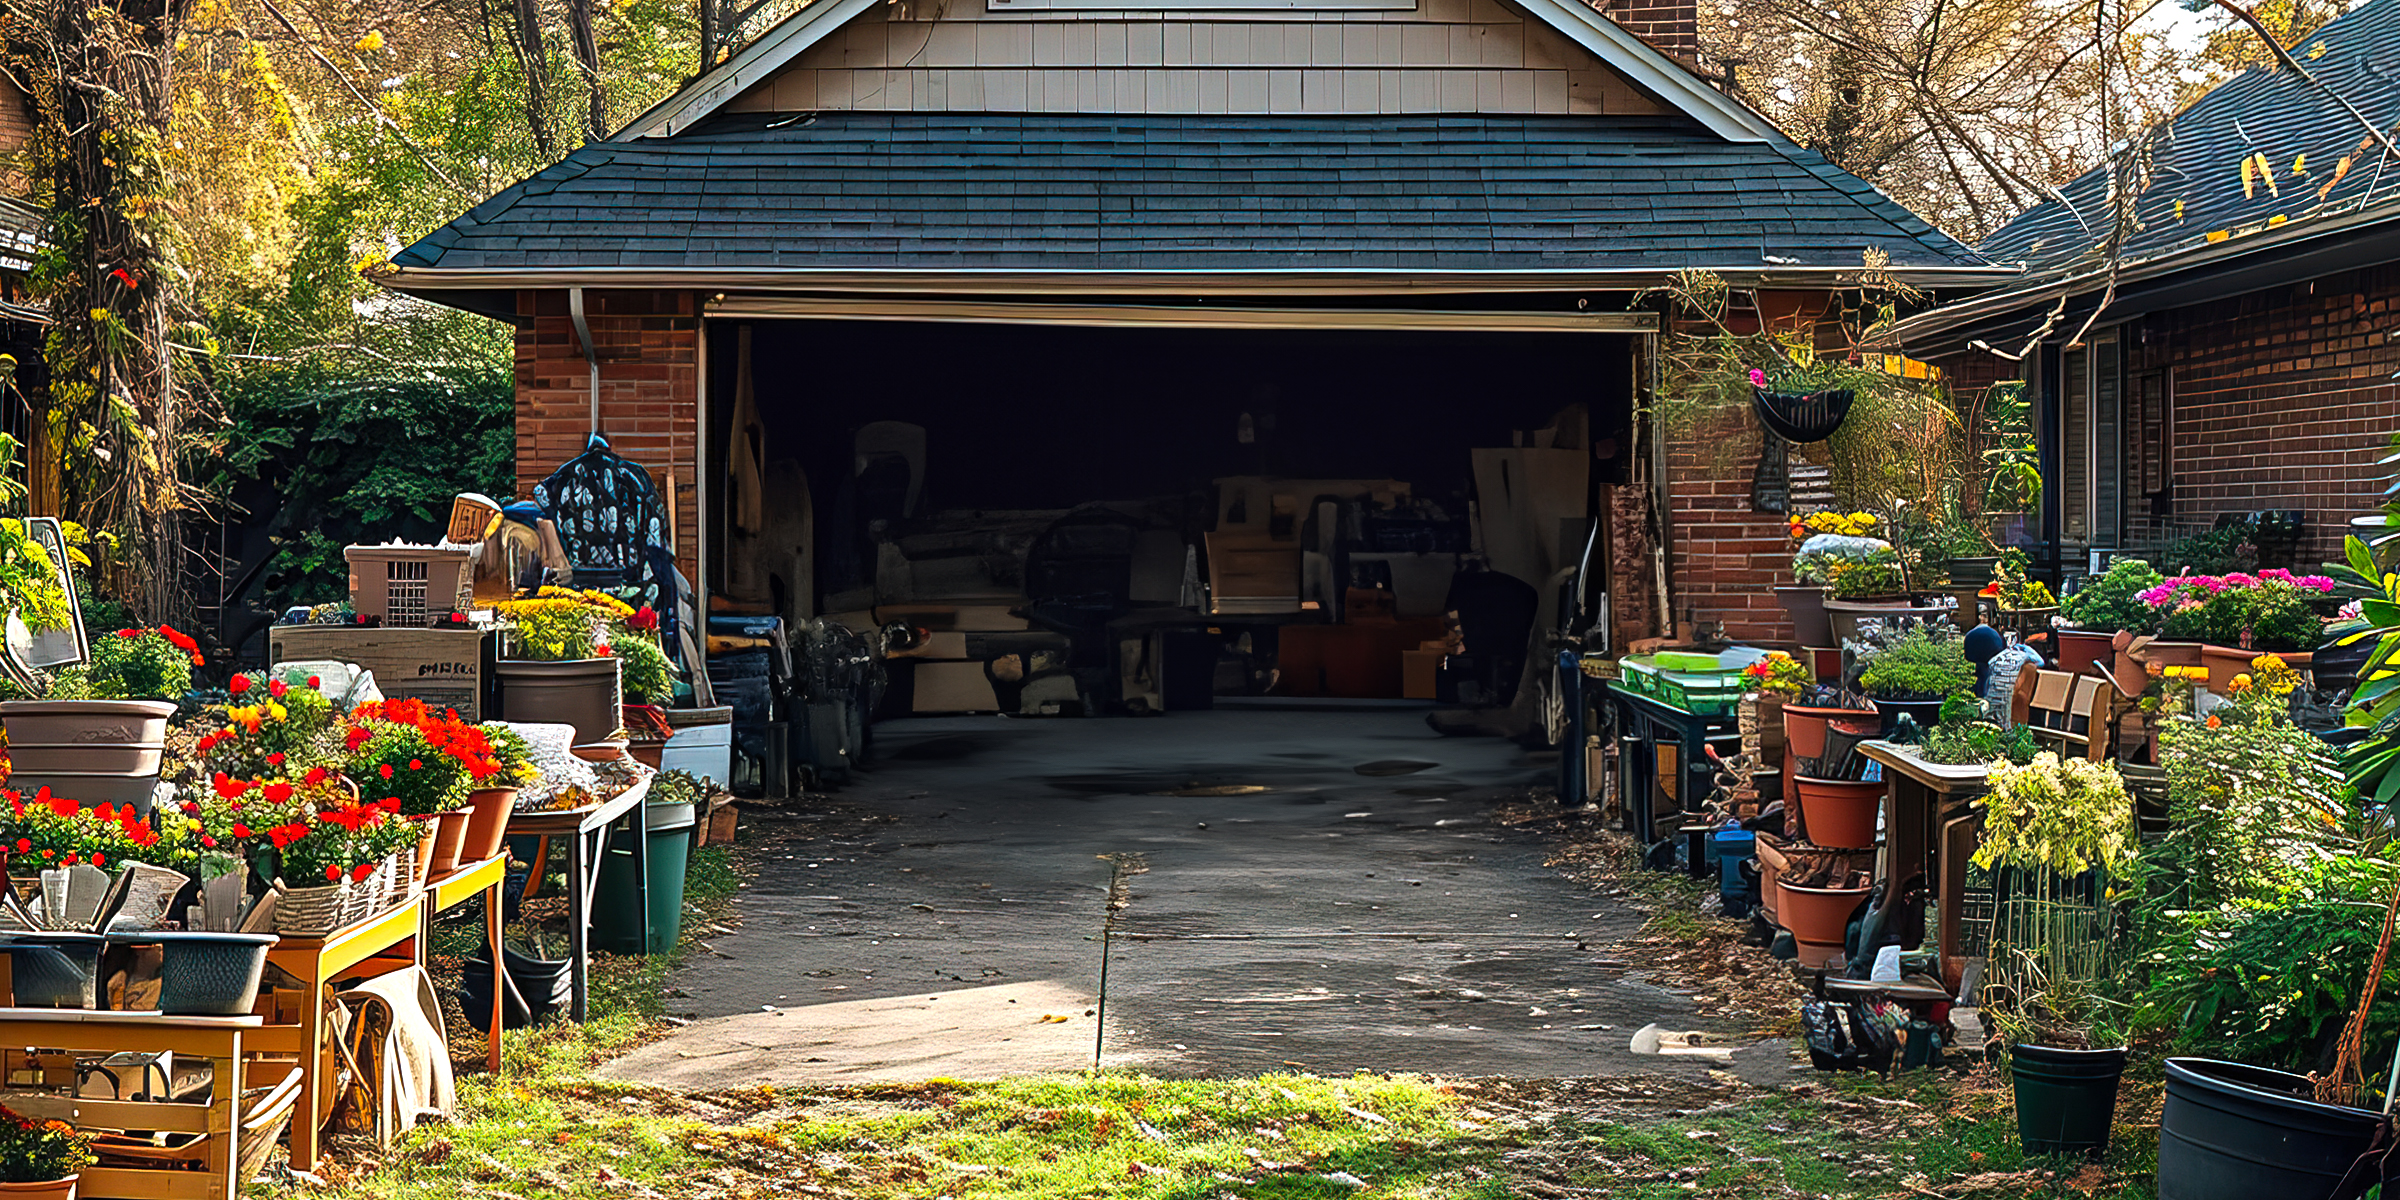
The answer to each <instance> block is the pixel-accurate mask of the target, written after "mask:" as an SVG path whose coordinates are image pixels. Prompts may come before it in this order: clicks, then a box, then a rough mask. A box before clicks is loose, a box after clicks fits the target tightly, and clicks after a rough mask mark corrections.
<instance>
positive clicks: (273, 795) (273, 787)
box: [259, 783, 292, 804]
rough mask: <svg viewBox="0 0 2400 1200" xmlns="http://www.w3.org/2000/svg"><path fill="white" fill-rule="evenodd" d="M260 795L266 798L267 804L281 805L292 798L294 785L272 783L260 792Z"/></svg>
mask: <svg viewBox="0 0 2400 1200" xmlns="http://www.w3.org/2000/svg"><path fill="white" fill-rule="evenodd" d="M259 795H261V796H264V797H266V798H267V803H269V804H281V803H283V802H285V801H287V800H290V799H291V798H292V785H291V784H288V783H270V784H268V785H267V786H266V787H265V788H263V789H261V790H260V791H259Z"/></svg>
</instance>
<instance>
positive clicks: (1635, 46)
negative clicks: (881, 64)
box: [609, 0, 1779, 142]
mask: <svg viewBox="0 0 2400 1200" xmlns="http://www.w3.org/2000/svg"><path fill="white" fill-rule="evenodd" d="M884 2H885V0H817V2H816V3H815V4H812V5H810V6H809V7H807V8H804V9H801V10H800V11H799V12H797V13H795V14H793V15H792V16H791V17H789V18H787V19H785V20H784V21H783V22H782V23H781V24H779V25H777V26H775V27H774V28H773V29H770V30H768V31H767V32H766V33H765V34H764V35H762V36H760V37H759V38H758V39H757V40H756V41H753V42H751V43H750V44H749V45H748V46H746V47H744V48H743V49H742V52H741V53H739V54H736V55H734V56H733V57H732V58H730V59H728V60H726V62H725V64H724V65H722V66H720V67H717V68H716V69H715V70H712V71H710V72H708V73H707V74H705V75H702V76H701V77H700V78H699V79H697V80H695V81H693V82H692V83H691V84H690V85H689V86H687V87H685V88H684V89H683V90H682V91H680V92H677V93H675V94H674V95H673V96H670V97H668V98H667V99H665V100H663V101H660V102H659V103H658V104H656V105H654V106H652V107H651V109H650V111H648V112H645V113H643V114H642V115H641V116H639V117H636V118H634V119H633V121H632V122H631V123H630V124H628V125H626V126H625V127H624V128H623V129H620V130H618V131H617V132H616V134H615V135H614V136H612V137H611V138H609V140H610V141H614V142H630V141H634V140H636V139H639V138H646V137H670V136H672V135H674V134H677V133H680V132H682V131H683V130H685V129H688V128H690V127H691V126H693V125H694V124H697V123H698V122H699V121H701V120H702V119H703V118H705V117H707V116H708V115H709V114H711V113H714V112H716V111H717V110H718V109H720V108H722V107H724V106H725V105H726V104H728V103H731V102H732V100H733V98H734V97H736V96H739V95H741V94H742V93H743V92H746V91H748V90H750V88H752V87H754V86H756V85H757V84H759V83H761V82H763V81H764V80H766V79H767V78H768V77H769V76H772V75H774V74H775V73H776V72H778V71H780V70H782V69H783V68H784V67H785V66H787V65H789V64H790V63H791V62H793V61H794V60H795V59H797V58H799V57H800V55H801V54H802V53H803V52H805V51H806V50H807V49H808V48H809V47H811V46H814V45H816V44H817V43H818V42H820V41H823V40H824V39H825V38H826V37H827V36H828V35H830V34H831V33H833V31H835V30H837V29H840V28H841V27H842V26H844V25H846V24H848V23H849V22H850V21H851V19H852V18H854V17H857V16H859V15H860V14H862V13H865V12H866V11H867V10H869V9H870V8H872V7H874V6H875V5H877V4H881V3H884ZM1513 2H1514V3H1515V4H1517V5H1518V6H1519V7H1522V8H1523V9H1525V11H1526V12H1528V13H1530V14H1532V15H1533V17H1534V18H1535V19H1536V20H1539V21H1541V22H1543V23H1545V24H1547V25H1549V26H1550V27H1551V28H1553V29H1556V30H1557V31H1558V32H1560V33H1562V34H1565V35H1566V36H1567V37H1569V38H1571V39H1573V40H1574V41H1575V43H1576V44H1577V45H1580V46H1582V47H1583V48H1584V49H1585V50H1587V51H1590V52H1591V54H1592V56H1593V57H1595V58H1597V59H1599V60H1600V61H1601V62H1603V63H1606V64H1608V66H1609V67H1611V68H1613V69H1614V70H1615V71H1616V72H1617V73H1618V74H1620V75H1623V76H1624V77H1625V78H1626V80H1627V81H1629V82H1631V83H1632V84H1633V85H1634V86H1635V87H1638V88H1640V89H1642V90H1643V91H1645V92H1648V93H1650V94H1651V95H1653V96H1656V97H1658V99H1659V100H1660V101H1661V102H1663V103H1665V104H1667V105H1669V106H1670V107H1673V108H1675V109H1676V110H1678V111H1680V112H1682V113H1683V114H1684V115H1686V116H1688V117H1690V118H1692V119H1693V120H1695V121H1698V122H1699V123H1700V124H1701V125H1703V126H1705V127H1707V128H1708V130H1709V131H1710V132H1712V133H1715V134H1716V135H1717V136H1719V137H1722V138H1724V139H1725V140H1726V141H1729V142H1765V141H1773V140H1775V139H1776V138H1777V137H1778V136H1779V135H1778V134H1777V133H1776V130H1775V127H1774V126H1773V125H1772V124H1770V123H1768V121H1767V119H1766V118H1765V117H1762V116H1760V115H1759V114H1758V113H1756V112H1754V111H1752V110H1751V109H1750V108H1749V106H1747V105H1745V104H1743V103H1741V102H1740V101H1738V100H1735V99H1733V98H1732V97H1730V96H1727V95H1725V94H1724V93H1722V92H1719V91H1718V90H1716V89H1715V88H1712V87H1710V86H1708V85H1707V84H1706V83H1703V82H1701V80H1700V79H1699V77H1698V76H1696V75H1694V74H1692V73H1691V72H1690V71H1688V70H1685V69H1684V68H1683V67H1682V66H1681V65H1680V64H1678V63H1676V62H1675V60H1673V59H1671V58H1668V57H1667V56H1666V55H1664V54H1662V53H1660V52H1659V51H1658V50H1657V49H1656V48H1655V47H1653V46H1651V45H1650V44H1649V43H1648V42H1645V41H1643V40H1642V39H1640V38H1638V37H1635V36H1634V35H1633V34H1631V33H1628V32H1626V31H1625V30H1624V29H1623V28H1620V27H1619V26H1618V25H1617V24H1616V23H1615V22H1613V21H1610V20H1609V19H1608V18H1606V17H1603V16H1601V15H1600V14H1599V13H1598V12H1597V11H1595V10H1593V9H1592V7H1591V6H1590V5H1588V4H1585V3H1583V2H1582V0H1513Z"/></svg>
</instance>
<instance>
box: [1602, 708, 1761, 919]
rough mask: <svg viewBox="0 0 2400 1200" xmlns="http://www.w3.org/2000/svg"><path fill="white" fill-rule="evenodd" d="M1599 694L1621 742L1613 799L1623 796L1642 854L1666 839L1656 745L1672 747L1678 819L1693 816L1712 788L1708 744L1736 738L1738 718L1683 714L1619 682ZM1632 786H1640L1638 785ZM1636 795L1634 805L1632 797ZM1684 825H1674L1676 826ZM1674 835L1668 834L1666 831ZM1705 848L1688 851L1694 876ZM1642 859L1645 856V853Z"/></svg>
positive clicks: (1701, 867)
mask: <svg viewBox="0 0 2400 1200" xmlns="http://www.w3.org/2000/svg"><path fill="white" fill-rule="evenodd" d="M1600 694H1601V695H1602V696H1603V697H1604V698H1606V700H1607V701H1608V703H1609V704H1610V705H1612V706H1613V707H1614V708H1615V710H1616V714H1617V736H1618V737H1619V738H1620V739H1621V740H1622V741H1623V743H1624V744H1623V745H1622V747H1621V750H1623V751H1625V752H1623V753H1619V754H1618V756H1617V795H1619V796H1620V797H1623V798H1624V803H1625V814H1626V818H1627V820H1628V821H1629V822H1630V823H1631V828H1632V830H1633V835H1634V836H1635V837H1636V838H1639V839H1640V840H1641V843H1642V846H1643V847H1644V849H1645V851H1649V850H1654V849H1656V847H1657V846H1658V845H1659V844H1660V843H1661V842H1663V841H1664V840H1665V839H1664V838H1662V837H1661V836H1660V835H1659V833H1658V829H1657V825H1658V811H1657V810H1658V798H1657V779H1658V744H1659V742H1661V741H1662V740H1663V741H1671V742H1673V743H1674V744H1675V746H1676V747H1677V750H1676V766H1677V769H1678V773H1679V776H1680V777H1679V778H1678V780H1677V782H1676V787H1675V799H1676V802H1677V803H1678V804H1679V805H1680V806H1681V808H1682V812H1683V815H1685V816H1687V817H1689V816H1696V815H1697V814H1698V813H1699V807H1698V806H1699V801H1700V800H1701V799H1702V798H1704V797H1706V796H1707V795H1708V794H1709V792H1710V791H1711V790H1712V788H1713V786H1714V783H1715V780H1716V775H1717V768H1716V765H1715V764H1714V763H1711V762H1710V761H1709V758H1708V743H1710V742H1711V741H1724V740H1727V739H1734V740H1739V739H1740V737H1741V722H1740V718H1739V717H1737V716H1736V715H1734V714H1732V713H1726V714H1724V715H1722V716H1711V715H1707V714H1702V713H1692V712H1686V711H1684V710H1683V709H1680V708H1677V707H1675V706H1674V705H1672V704H1668V703H1665V702H1663V701H1661V700H1658V699H1657V698H1655V697H1652V696H1645V695H1643V694H1641V693H1639V692H1636V691H1633V690H1632V689H1630V688H1628V687H1626V686H1625V683H1624V681H1622V680H1616V679H1611V680H1606V681H1604V682H1603V683H1602V685H1601V691H1600ZM1637 783H1638V784H1639V786H1638V787H1637V786H1636V785H1637ZM1637 796H1638V797H1640V799H1639V801H1638V802H1637V800H1636V799H1635V797H1637ZM1686 823H1688V822H1678V825H1681V824H1686ZM1670 832H1673V831H1670ZM1703 850H1704V848H1703V847H1701V846H1698V845H1694V846H1692V847H1691V849H1690V854H1691V861H1690V863H1689V864H1688V865H1689V866H1690V868H1691V869H1692V871H1694V872H1695V873H1697V872H1700V871H1702V870H1704V869H1705V867H1706V860H1705V857H1704V855H1703ZM1645 857H1647V856H1646V855H1645Z"/></svg>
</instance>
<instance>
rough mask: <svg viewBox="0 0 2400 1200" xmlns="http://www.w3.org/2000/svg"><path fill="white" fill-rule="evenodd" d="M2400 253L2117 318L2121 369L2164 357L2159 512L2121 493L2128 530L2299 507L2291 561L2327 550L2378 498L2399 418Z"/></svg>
mask: <svg viewBox="0 0 2400 1200" xmlns="http://www.w3.org/2000/svg"><path fill="white" fill-rule="evenodd" d="M2396 334H2400V264H2388V263H2387V264H2384V265H2381V266H2377V267H2370V268H2366V269H2362V270H2357V271H2347V272H2343V273H2341V274H2339V275H2332V276H2327V277H2325V278H2322V279H2318V280H2316V281H2314V282H2313V283H2308V284H2301V285H2298V286H2295V287H2287V288H2275V289H2270V290H2267V291H2263V292H2253V293H2250V294H2248V295H2244V296H2239V297H2235V298H2232V299H2228V300H2221V301H2216V302H2212V303H2208V304H2201V305H2194V306H2192V307H2189V308H2181V309H2174V310H2171V311H2168V312H2164V313H2157V314H2153V315H2151V316H2149V317H2146V318H2144V319H2143V320H2142V321H2141V322H2139V323H2138V324H2136V325H2135V326H2133V327H2131V328H2129V329H2127V330H2126V331H2125V333H2124V334H2123V336H2124V338H2125V369H2126V373H2127V379H2128V381H2129V384H2130V381H2131V380H2132V379H2133V378H2135V377H2136V375H2137V374H2138V373H2139V372H2143V371H2150V370H2155V369H2159V368H2170V369H2172V370H2173V372H2174V375H2173V380H2174V407H2173V410H2172V415H2173V419H2174V433H2173V437H2172V439H2171V456H2172V457H2171V460H2170V464H2171V465H2170V470H2171V471H2172V473H2173V477H2174V501H2173V511H2172V513H2171V514H2168V515H2165V516H2159V515H2155V514H2151V513H2149V512H2148V509H2149V507H2150V506H2149V504H2148V502H2147V501H2146V500H2144V499H2143V498H2142V497H2140V496H2139V495H2131V496H2129V497H2128V500H2129V503H2128V506H2127V521H2126V525H2127V528H2126V535H2127V537H2126V540H2127V541H2129V542H2135V543H2137V544H2150V543H2154V542H2163V541H2165V540H2168V539H2169V538H2171V537H2173V536H2176V535H2177V534H2179V533H2184V532H2190V531H2192V530H2194V529H2202V528H2206V527H2207V526H2209V525H2210V524H2213V523H2214V522H2215V520H2216V516H2217V514H2219V513H2225V512H2251V511H2254V510H2257V509H2263V508H2296V509H2302V510H2305V511H2306V512H2307V513H2308V526H2309V535H2310V536H2309V539H2308V542H2307V544H2305V545H2303V546H2302V547H2301V553H2300V556H2299V561H2300V562H2301V563H2303V564H2306V563H2315V562H2320V561H2323V560H2325V559H2326V558H2329V557H2332V556H2334V555H2335V554H2337V553H2338V551H2339V550H2340V546H2341V536H2342V532H2343V529H2344V526H2346V525H2347V524H2348V522H2349V520H2350V518H2351V517H2353V516H2357V515H2360V514H2363V513H2367V512H2371V511H2373V510H2375V509H2376V508H2378V507H2380V506H2381V503H2382V491H2383V487H2384V479H2383V473H2384V471H2385V470H2386V468H2381V467H2377V466H2376V465H2375V460H2376V459H2377V458H2379V457H2381V456H2382V454H2383V451H2384V446H2385V444H2386V442H2387V440H2388V439H2389V438H2390V437H2391V435H2392V434H2393V433H2394V432H2395V431H2400V386H2396V384H2395V381H2394V379H2393V378H2392V376H2393V373H2394V372H2395V371H2400V337H2396Z"/></svg>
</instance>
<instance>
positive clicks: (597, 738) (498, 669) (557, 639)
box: [494, 588, 635, 745]
mask: <svg viewBox="0 0 2400 1200" xmlns="http://www.w3.org/2000/svg"><path fill="white" fill-rule="evenodd" d="M495 610H496V611H497V613H498V614H499V616H500V618H501V619H502V620H503V621H505V622H507V632H506V636H505V640H504V642H503V645H504V646H505V647H506V653H505V654H504V655H503V656H502V657H501V658H500V659H499V660H498V661H497V663H496V664H495V666H494V671H495V673H497V674H498V676H499V678H500V696H501V701H500V702H501V708H502V711H503V712H504V713H505V714H506V715H507V717H508V719H509V720H511V721H518V722H534V723H541V724H560V725H572V726H574V727H575V740H576V742H577V744H579V745H580V744H585V743H591V742H603V741H607V740H609V738H610V736H611V735H612V734H614V733H615V732H616V731H617V729H618V727H619V725H620V724H621V722H622V720H623V715H622V713H621V712H620V711H619V709H620V707H621V706H622V705H623V703H624V699H623V692H622V689H621V684H620V681H621V678H622V667H623V662H622V660H620V659H619V658H618V657H617V656H616V654H615V652H614V647H613V646H612V644H611V636H612V634H613V633H614V631H615V630H616V629H618V628H620V627H622V626H623V625H624V623H625V622H626V621H628V620H630V619H631V618H632V617H633V615H634V612H635V610H634V609H633V608H632V607H631V606H629V605H627V604H626V603H625V602H624V601H622V600H618V599H616V598H615V597H613V596H609V595H607V594H606V593H603V592H576V591H569V590H567V589H564V588H542V589H540V590H539V591H538V592H537V593H535V594H534V595H532V596H530V597H527V598H525V599H522V600H511V601H507V602H505V603H502V604H499V605H496V606H495Z"/></svg>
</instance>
